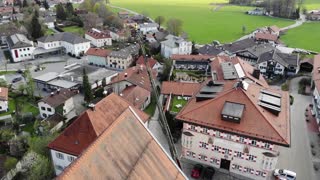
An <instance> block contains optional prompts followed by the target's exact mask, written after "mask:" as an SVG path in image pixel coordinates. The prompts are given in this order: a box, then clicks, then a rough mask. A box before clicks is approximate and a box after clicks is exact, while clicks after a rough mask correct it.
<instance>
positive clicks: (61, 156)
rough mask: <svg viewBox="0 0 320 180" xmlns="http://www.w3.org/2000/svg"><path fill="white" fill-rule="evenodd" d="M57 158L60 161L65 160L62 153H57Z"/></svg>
mask: <svg viewBox="0 0 320 180" xmlns="http://www.w3.org/2000/svg"><path fill="white" fill-rule="evenodd" d="M56 157H57V158H58V159H64V156H63V154H62V153H59V152H56Z"/></svg>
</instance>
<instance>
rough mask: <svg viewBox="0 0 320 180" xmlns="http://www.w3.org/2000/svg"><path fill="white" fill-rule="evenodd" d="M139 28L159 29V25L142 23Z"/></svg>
mask: <svg viewBox="0 0 320 180" xmlns="http://www.w3.org/2000/svg"><path fill="white" fill-rule="evenodd" d="M139 27H140V28H148V27H156V28H158V27H159V24H157V23H143V24H139Z"/></svg>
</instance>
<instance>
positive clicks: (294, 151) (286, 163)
mask: <svg viewBox="0 0 320 180" xmlns="http://www.w3.org/2000/svg"><path fill="white" fill-rule="evenodd" d="M301 78H303V77H298V78H295V79H292V80H291V83H290V93H291V95H292V96H293V97H294V103H293V105H292V106H291V117H290V118H291V147H290V148H285V147H281V148H280V158H279V160H278V164H277V168H284V169H289V170H292V171H294V172H296V173H297V179H305V180H313V179H314V180H316V179H319V178H316V177H315V174H314V170H313V166H312V157H311V148H310V143H309V139H308V134H307V125H306V120H305V109H306V107H307V106H308V105H309V104H310V103H311V96H304V95H301V94H298V89H299V86H298V82H299V80H300V79H301Z"/></svg>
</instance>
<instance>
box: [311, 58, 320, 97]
mask: <svg viewBox="0 0 320 180" xmlns="http://www.w3.org/2000/svg"><path fill="white" fill-rule="evenodd" d="M312 79H313V81H314V84H315V87H316V88H317V90H318V91H319V90H320V54H318V55H315V56H314V60H313V71H312Z"/></svg>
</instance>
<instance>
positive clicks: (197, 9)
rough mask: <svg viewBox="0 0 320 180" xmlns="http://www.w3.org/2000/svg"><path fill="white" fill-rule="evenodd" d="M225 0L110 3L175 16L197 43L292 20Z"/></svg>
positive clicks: (231, 37)
mask: <svg viewBox="0 0 320 180" xmlns="http://www.w3.org/2000/svg"><path fill="white" fill-rule="evenodd" d="M226 2H227V1H226V0H197V1H195V0H153V1H149V0H140V1H131V0H113V1H112V2H111V3H112V5H115V6H119V7H123V8H128V9H131V10H133V11H136V12H138V13H142V14H147V15H149V16H150V17H152V18H155V17H157V16H159V15H161V16H164V17H165V18H166V19H169V18H178V19H181V20H182V21H183V30H184V31H186V32H187V33H188V35H189V39H191V40H195V41H196V42H198V43H209V42H212V41H213V40H219V41H220V42H223V43H224V42H231V41H234V40H237V39H239V38H240V37H241V36H243V33H242V27H243V26H245V27H246V33H249V32H251V31H253V30H254V29H256V28H258V27H262V26H268V25H277V26H279V27H285V26H288V25H290V24H293V23H294V21H291V20H285V19H279V18H270V17H265V16H251V15H246V14H245V12H246V11H248V10H250V9H253V7H243V6H229V5H228V4H217V3H226Z"/></svg>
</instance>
